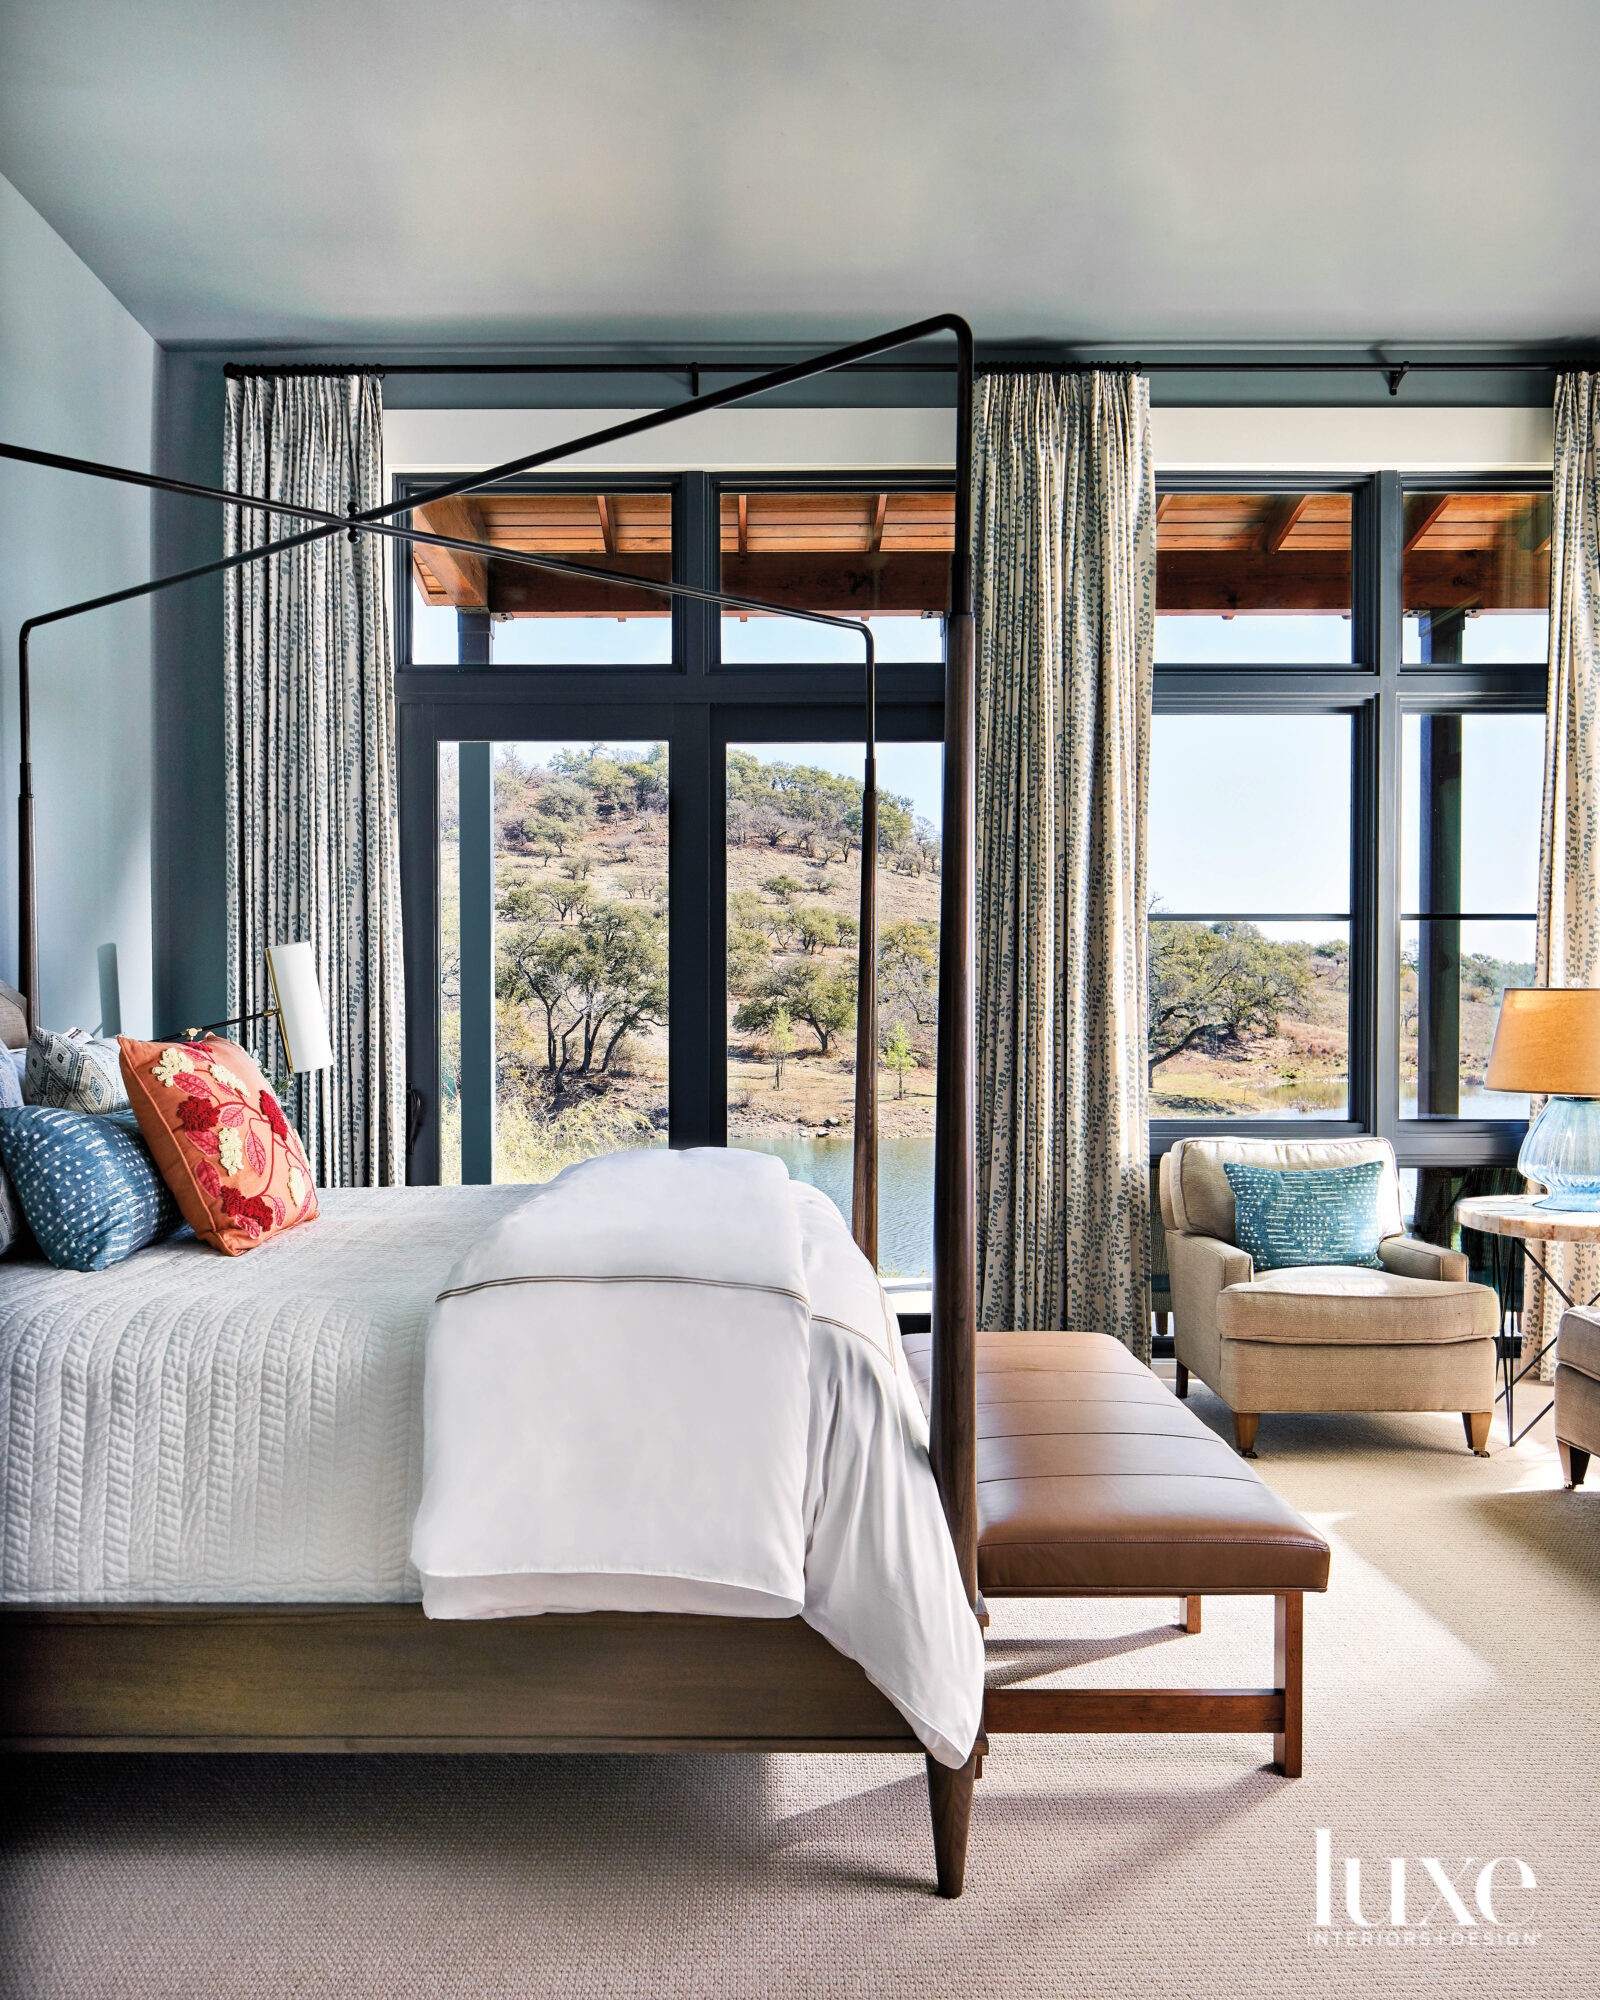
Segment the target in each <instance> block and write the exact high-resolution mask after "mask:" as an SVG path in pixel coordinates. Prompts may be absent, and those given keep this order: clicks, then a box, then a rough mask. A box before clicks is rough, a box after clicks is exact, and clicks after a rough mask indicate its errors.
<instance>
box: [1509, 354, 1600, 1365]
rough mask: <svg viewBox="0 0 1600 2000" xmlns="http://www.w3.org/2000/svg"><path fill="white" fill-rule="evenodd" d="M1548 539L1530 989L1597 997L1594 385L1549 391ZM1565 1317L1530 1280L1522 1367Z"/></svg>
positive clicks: (1553, 1270) (1597, 466) (1599, 648)
mask: <svg viewBox="0 0 1600 2000" xmlns="http://www.w3.org/2000/svg"><path fill="white" fill-rule="evenodd" d="M1555 431H1556V446H1555V468H1554V479H1553V486H1552V496H1551V498H1552V507H1551V529H1550V677H1549V682H1548V686H1547V689H1546V694H1545V725H1544V820H1543V826H1542V828H1541V831H1540V838H1539V930H1538V936H1537V939H1536V942H1535V944H1534V971H1533V978H1534V984H1535V985H1536V986H1600V775H1597V772H1596V766H1595V759H1596V756H1597V754H1600V375H1590V374H1579V375H1562V376H1560V377H1558V378H1557V381H1556V409H1555ZM1543 1249H1544V1253H1545V1263H1546V1265H1547V1267H1548V1269H1549V1271H1550V1275H1551V1276H1552V1277H1553V1278H1554V1279H1555V1280H1556V1282H1557V1283H1558V1284H1560V1285H1562V1286H1564V1287H1565V1288H1566V1290H1567V1291H1568V1292H1569V1293H1571V1294H1572V1296H1573V1297H1574V1298H1576V1299H1578V1300H1579V1301H1580V1302H1586V1301H1587V1300H1589V1299H1590V1298H1592V1297H1593V1296H1594V1294H1595V1293H1596V1292H1597V1291H1600V1252H1597V1251H1596V1250H1595V1249H1594V1248H1593V1247H1591V1246H1589V1245H1579V1244H1571V1243H1549V1244H1546V1245H1544V1246H1543ZM1563 1310H1564V1308H1563V1306H1562V1303H1561V1300H1560V1299H1559V1298H1558V1297H1557V1296H1556V1295H1555V1293H1554V1292H1553V1291H1552V1290H1551V1288H1550V1287H1549V1286H1548V1285H1546V1284H1545V1283H1544V1282H1543V1281H1542V1280H1541V1279H1540V1278H1539V1277H1538V1276H1537V1275H1536V1274H1534V1273H1533V1272H1532V1271H1530V1272H1529V1273H1528V1279H1527V1286H1526V1303H1525V1307H1524V1311H1523V1319H1522V1332H1523V1339H1524V1341H1525V1343H1527V1345H1526V1346H1525V1348H1524V1352H1523V1360H1524V1361H1529V1360H1531V1359H1532V1358H1533V1355H1534V1354H1535V1353H1543V1354H1544V1357H1545V1361H1544V1367H1543V1368H1542V1369H1541V1370H1540V1373H1542V1374H1543V1375H1545V1376H1546V1377H1548V1376H1549V1374H1550V1371H1551V1367H1552V1365H1553V1363H1552V1358H1551V1356H1550V1355H1549V1354H1548V1353H1545V1350H1546V1349H1547V1348H1548V1347H1549V1345H1550V1343H1552V1342H1553V1341H1554V1339H1555V1335H1556V1328H1557V1326H1558V1325H1559V1323H1560V1319H1561V1314H1562V1312H1563Z"/></svg>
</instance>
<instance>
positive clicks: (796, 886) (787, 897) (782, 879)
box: [761, 874, 806, 903]
mask: <svg viewBox="0 0 1600 2000" xmlns="http://www.w3.org/2000/svg"><path fill="white" fill-rule="evenodd" d="M761 886H762V888H763V889H764V890H765V891H766V893H767V894H768V895H769V896H770V897H771V898H772V900H773V901H774V902H775V903H792V902H794V901H795V900H796V899H797V898H798V897H800V896H802V895H803V894H804V893H805V886H806V885H805V884H804V882H797V881H796V880H795V879H794V877H793V876H792V875H787V874H785V875H769V876H768V877H767V879H766V880H765V881H764V882H763V883H762V885H761Z"/></svg>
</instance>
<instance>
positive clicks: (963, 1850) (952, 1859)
mask: <svg viewBox="0 0 1600 2000" xmlns="http://www.w3.org/2000/svg"><path fill="white" fill-rule="evenodd" d="M927 1763H928V1806H929V1809H930V1811H931V1812H932V1814H933V1861H934V1868H935V1870H936V1872H937V1874H938V1877H939V1894H940V1895H941V1896H959V1895H960V1894H961V1891H962V1889H963V1887H964V1886H965V1884H966V1879H967V1829H968V1828H969V1827H970V1826H971V1824H972V1783H973V1780H974V1778H976V1776H977V1774H978V1753H977V1752H976V1751H974V1752H973V1754H972V1755H971V1756H970V1757H969V1758H968V1759H967V1761H966V1762H965V1763H964V1764H963V1765H962V1766H961V1769H960V1770H959V1771H952V1770H951V1769H950V1768H949V1766H948V1765H945V1764H941V1763H940V1762H939V1761H938V1759H937V1758H934V1757H930V1758H929V1759H928V1760H927Z"/></svg>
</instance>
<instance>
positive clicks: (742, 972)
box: [728, 924, 772, 993]
mask: <svg viewBox="0 0 1600 2000" xmlns="http://www.w3.org/2000/svg"><path fill="white" fill-rule="evenodd" d="M771 962H772V946H771V945H770V944H768V942H767V935H766V932H765V931H759V930H755V929H752V928H751V927H750V926H749V925H747V924H730V925H729V926H728V991H729V992H730V993H749V992H752V991H753V990H754V989H755V988H756V987H757V986H758V985H759V984H760V983H761V981H762V979H763V978H764V977H765V975H766V971H767V967H768V966H769V965H770V964H771Z"/></svg>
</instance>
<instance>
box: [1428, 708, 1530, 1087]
mask: <svg viewBox="0 0 1600 2000" xmlns="http://www.w3.org/2000/svg"><path fill="white" fill-rule="evenodd" d="M1402 728H1403V737H1402V751H1403V787H1404V790H1403V806H1402V819H1401V825H1402V842H1403V844H1402V850H1401V858H1402V867H1401V891H1400V903H1401V933H1400V937H1401V951H1400V1115H1401V1117H1402V1118H1419V1117H1420V1118H1459V1117H1461V1116H1463V1115H1466V1116H1477V1117H1485V1118H1526V1117H1527V1115H1528V1100H1527V1098H1526V1097H1507V1096H1505V1095H1504V1094H1503V1093H1499V1092H1493V1091H1488V1090H1486V1089H1485V1088H1484V1072H1485V1070H1486V1068H1487V1066H1488V1061H1489V1048H1490V1044H1491V1043H1492V1042H1493V1040H1494V1029H1495V1021H1496V1019H1497V1017H1498V1014H1499V1010H1500V996H1501V994H1502V993H1503V992H1504V991H1505V989H1506V987H1507V986H1526V985H1528V984H1529V983H1530V982H1531V981H1532V978H1533V939H1534V926H1535V919H1536V917H1537V910H1538V864H1539V804H1540V796H1541V791H1542V788H1543V783H1544V718H1543V716H1541V715H1501V714H1490V715H1472V714H1466V715H1463V714H1460V713H1452V712H1448V711H1430V712H1428V713H1424V714H1411V715H1407V716H1406V717H1405V719H1404V722H1403V725H1402Z"/></svg>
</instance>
